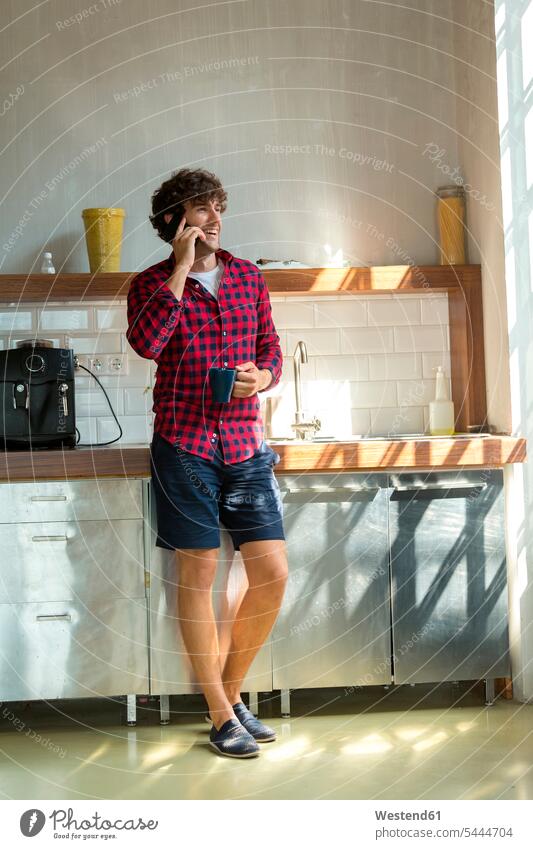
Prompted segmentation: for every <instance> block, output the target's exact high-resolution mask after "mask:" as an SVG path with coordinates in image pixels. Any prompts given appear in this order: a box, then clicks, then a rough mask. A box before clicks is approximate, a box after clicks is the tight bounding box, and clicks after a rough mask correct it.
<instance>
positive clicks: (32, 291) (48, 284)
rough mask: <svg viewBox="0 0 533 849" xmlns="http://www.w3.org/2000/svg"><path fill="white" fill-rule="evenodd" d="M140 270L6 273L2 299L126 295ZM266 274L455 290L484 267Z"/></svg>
mask: <svg viewBox="0 0 533 849" xmlns="http://www.w3.org/2000/svg"><path fill="white" fill-rule="evenodd" d="M136 274H138V272H137V271H119V272H115V273H113V274H84V273H80V274H72V273H69V274H0V303H3V304H8V303H9V304H18V303H28V302H31V301H38V302H39V303H41V302H49V301H54V302H55V301H88V300H117V299H122V298H126V297H127V294H128V289H129V285H130V282H131V280H132V279H133V277H135V275H136ZM262 274H263V276H264V278H265V280H266V281H267V284H268V288H269V291H270V292H271V293H272V294H273V295H283V296H284V297H290V296H291V295H305V294H312V295H313V296H315V295H317V296H320V295H354V294H357V293H358V292H361V293H364V294H368V293H373V292H375V293H377V294H384V293H387V292H396V293H397V294H401V293H402V292H419V291H420V290H428V291H432V292H449V291H450V290H456V289H462V288H464V287H465V286H471V285H478V284H480V282H481V266H479V265H421V266H412V265H381V266H374V267H372V268H287V269H283V268H273V269H268V268H266V269H264V270H263V271H262Z"/></svg>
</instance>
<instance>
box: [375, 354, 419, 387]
mask: <svg viewBox="0 0 533 849" xmlns="http://www.w3.org/2000/svg"><path fill="white" fill-rule="evenodd" d="M421 356H422V355H421V354H415V353H411V352H410V353H408V354H394V355H392V356H390V355H389V354H372V355H371V356H369V358H368V360H369V365H370V369H369V371H370V374H369V379H370V380H394V379H395V378H397V379H402V378H405V379H411V380H412V379H414V378H417V377H422V360H421Z"/></svg>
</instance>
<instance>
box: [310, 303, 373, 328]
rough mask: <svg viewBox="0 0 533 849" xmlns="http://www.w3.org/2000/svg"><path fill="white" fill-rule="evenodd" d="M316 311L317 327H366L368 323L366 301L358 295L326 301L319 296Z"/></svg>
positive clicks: (315, 306)
mask: <svg viewBox="0 0 533 849" xmlns="http://www.w3.org/2000/svg"><path fill="white" fill-rule="evenodd" d="M300 306H301V305H300ZM314 311H315V327H364V326H365V325H366V323H367V317H366V303H365V302H364V301H363V300H362V299H361V300H359V299H358V298H357V297H354V298H349V297H348V296H346V297H343V298H341V299H340V300H339V301H324V302H323V301H322V300H321V299H318V298H317V299H316V301H315V303H314Z"/></svg>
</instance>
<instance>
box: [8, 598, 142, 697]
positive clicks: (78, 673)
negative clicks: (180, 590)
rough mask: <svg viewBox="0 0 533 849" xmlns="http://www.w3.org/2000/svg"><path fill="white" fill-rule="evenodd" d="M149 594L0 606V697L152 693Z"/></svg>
mask: <svg viewBox="0 0 533 849" xmlns="http://www.w3.org/2000/svg"><path fill="white" fill-rule="evenodd" d="M146 622H147V618H146V605H145V600H144V599H138V600H133V599H112V600H110V601H108V602H107V603H101V604H98V605H97V606H95V607H94V608H87V607H85V606H84V605H83V604H81V603H79V602H71V601H70V602H66V603H57V602H55V603H51V604H0V633H1V646H0V699H1V700H2V701H19V700H24V699H28V700H31V699H60V698H78V697H83V696H87V697H92V698H95V697H98V696H112V695H124V694H128V693H131V694H133V693H147V692H148V686H149V684H148V648H147V624H146Z"/></svg>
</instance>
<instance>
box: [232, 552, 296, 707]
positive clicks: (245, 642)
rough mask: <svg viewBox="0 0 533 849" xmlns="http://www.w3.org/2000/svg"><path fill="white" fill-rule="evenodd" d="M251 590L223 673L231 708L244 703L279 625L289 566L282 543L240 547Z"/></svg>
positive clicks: (240, 612)
mask: <svg viewBox="0 0 533 849" xmlns="http://www.w3.org/2000/svg"><path fill="white" fill-rule="evenodd" d="M240 551H241V555H242V559H243V561H244V566H245V568H246V574H247V576H248V589H247V591H246V593H245V595H244V597H243V599H242V602H241V604H240V606H239V608H238V610H237V612H236V614H235V621H234V624H233V628H232V633H231V644H230V648H229V652H228V656H227V659H226V663H225V665H224V669H223V672H222V681H223V683H224V690H225V692H226V696H227V700H228V704H229V705H234V704H237V702H240V701H241V686H242V682H243V680H244V678H245V676H246V673H247V672H248V669H249V668H250V666H251V664H252V661H253V659H254V657H255V656H256V654H257V652H258V651H259V649H260V648H261V646H262V645H263V643H264V642H265V640H266V638H267V637H268V635H269V633H270V631H271V630H272V626H273V625H274V622H275V621H276V618H277V615H278V613H279V609H280V607H281V602H282V600H283V593H284V592H285V585H286V583H287V576H288V565H287V555H286V549H285V542H284V541H283V540H258V541H255V542H246V543H243V544H242V545H241V547H240Z"/></svg>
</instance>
